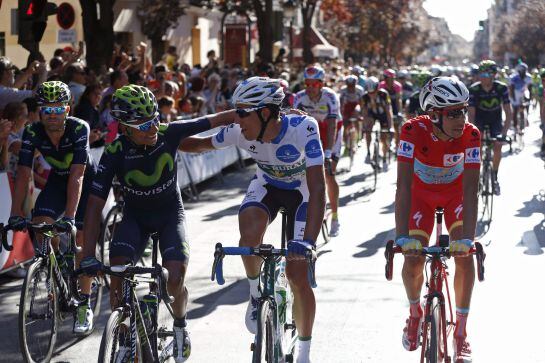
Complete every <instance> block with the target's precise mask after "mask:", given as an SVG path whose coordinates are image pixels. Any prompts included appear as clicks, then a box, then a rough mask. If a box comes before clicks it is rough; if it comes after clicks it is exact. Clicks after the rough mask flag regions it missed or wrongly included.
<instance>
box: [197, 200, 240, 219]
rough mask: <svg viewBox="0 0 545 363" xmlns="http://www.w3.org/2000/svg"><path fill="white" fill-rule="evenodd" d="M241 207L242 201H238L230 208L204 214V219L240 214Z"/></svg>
mask: <svg viewBox="0 0 545 363" xmlns="http://www.w3.org/2000/svg"><path fill="white" fill-rule="evenodd" d="M239 208H240V203H237V204H235V205H233V206H231V207H229V208H226V209H223V210H220V211H217V212H214V213H210V214H208V215H206V216H204V218H203V221H207V222H208V221H216V220H218V219H220V218H223V217H227V216H233V215H236V214H238V210H239Z"/></svg>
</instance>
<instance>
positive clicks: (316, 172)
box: [181, 77, 325, 363]
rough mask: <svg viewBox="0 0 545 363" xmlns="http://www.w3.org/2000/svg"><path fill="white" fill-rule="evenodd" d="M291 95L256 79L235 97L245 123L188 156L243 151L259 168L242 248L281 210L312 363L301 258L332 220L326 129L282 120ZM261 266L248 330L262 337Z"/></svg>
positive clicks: (189, 143)
mask: <svg viewBox="0 0 545 363" xmlns="http://www.w3.org/2000/svg"><path fill="white" fill-rule="evenodd" d="M283 98H284V93H283V92H282V87H281V85H280V82H279V80H276V79H270V78H262V77H252V78H249V79H247V80H245V81H244V82H242V83H241V84H240V85H239V86H238V87H237V89H236V90H235V92H234V93H233V103H234V104H235V106H236V107H237V108H244V107H254V108H252V109H250V110H244V109H241V110H240V111H239V112H240V113H241V115H242V116H241V119H240V123H238V124H232V125H229V126H228V127H224V128H223V129H222V130H221V131H220V132H219V133H217V134H216V135H213V136H209V137H206V138H202V139H197V138H188V139H186V140H184V141H183V142H182V145H181V149H182V150H185V151H191V152H200V151H206V150H211V149H221V148H225V147H228V146H232V145H236V146H238V147H240V148H242V149H244V150H246V151H247V152H248V153H249V154H250V155H251V156H252V158H253V159H254V160H255V161H256V162H257V172H256V175H255V177H254V178H253V179H252V180H251V182H250V185H249V187H248V191H247V192H246V196H245V197H244V200H243V201H242V204H241V206H240V209H239V214H238V219H239V229H240V245H241V246H245V247H257V246H259V245H260V244H261V243H262V240H263V236H264V234H265V231H266V229H267V226H268V225H269V223H271V222H272V221H273V220H274V218H275V217H276V215H277V214H278V211H279V209H280V208H285V210H286V213H287V217H288V228H287V232H288V240H291V241H290V242H289V243H288V250H289V251H290V252H292V254H290V256H289V257H288V263H287V270H286V271H287V277H288V280H289V282H290V285H291V287H292V291H293V295H294V316H295V322H296V326H297V332H298V336H299V338H298V354H297V357H296V362H298V363H307V362H309V361H310V358H309V355H310V343H311V336H312V326H313V322H314V316H315V310H316V301H315V298H314V293H313V291H312V289H311V287H310V284H309V281H308V279H307V262H306V261H305V260H300V258H296V255H297V254H304V252H305V251H306V250H307V249H310V248H314V245H315V241H316V238H317V237H318V234H319V232H320V226H321V223H322V220H323V216H324V206H325V181H324V168H323V164H324V154H323V152H322V147H321V146H320V135H319V133H318V123H317V122H316V120H315V119H314V118H312V117H310V116H306V115H299V114H281V113H279V105H281V103H282V99H283ZM261 262H262V261H261V260H260V259H259V258H256V257H243V263H244V268H245V270H246V276H248V282H249V284H250V298H249V301H248V308H247V310H246V327H247V328H248V330H249V331H250V332H251V333H253V334H255V333H256V330H257V326H256V324H257V313H258V311H257V308H258V298H259V297H260V291H259V270H260V265H261Z"/></svg>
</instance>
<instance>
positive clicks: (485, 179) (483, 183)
mask: <svg viewBox="0 0 545 363" xmlns="http://www.w3.org/2000/svg"><path fill="white" fill-rule="evenodd" d="M495 142H506V143H508V144H509V150H510V152H512V151H513V150H512V147H511V143H512V142H511V139H510V138H509V137H503V136H498V137H492V136H491V135H490V126H488V125H485V126H484V129H483V134H482V149H483V159H482V171H481V178H480V180H479V194H480V196H481V201H482V214H481V220H482V221H485V220H486V222H487V223H488V224H490V223H491V222H492V211H493V206H494V195H495V188H494V180H493V178H492V161H493V160H492V150H493V148H494V143H495ZM485 217H486V219H485Z"/></svg>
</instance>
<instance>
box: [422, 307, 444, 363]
mask: <svg viewBox="0 0 545 363" xmlns="http://www.w3.org/2000/svg"><path fill="white" fill-rule="evenodd" d="M440 322H441V309H440V306H439V302H438V300H437V299H433V301H432V304H431V306H430V315H429V316H428V317H426V319H425V322H424V329H423V331H422V334H423V335H425V336H423V342H422V344H423V346H422V349H423V350H424V352H423V353H424V357H425V362H426V363H437V362H440V361H441V360H442V355H441V349H440V346H441V325H440V324H441V323H440Z"/></svg>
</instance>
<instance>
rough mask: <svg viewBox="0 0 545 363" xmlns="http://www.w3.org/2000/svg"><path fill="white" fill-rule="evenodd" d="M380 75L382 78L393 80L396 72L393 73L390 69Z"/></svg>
mask: <svg viewBox="0 0 545 363" xmlns="http://www.w3.org/2000/svg"><path fill="white" fill-rule="evenodd" d="M382 75H383V76H384V78H395V76H396V71H394V70H393V69H392V68H388V69H385V70H384V72H382Z"/></svg>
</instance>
